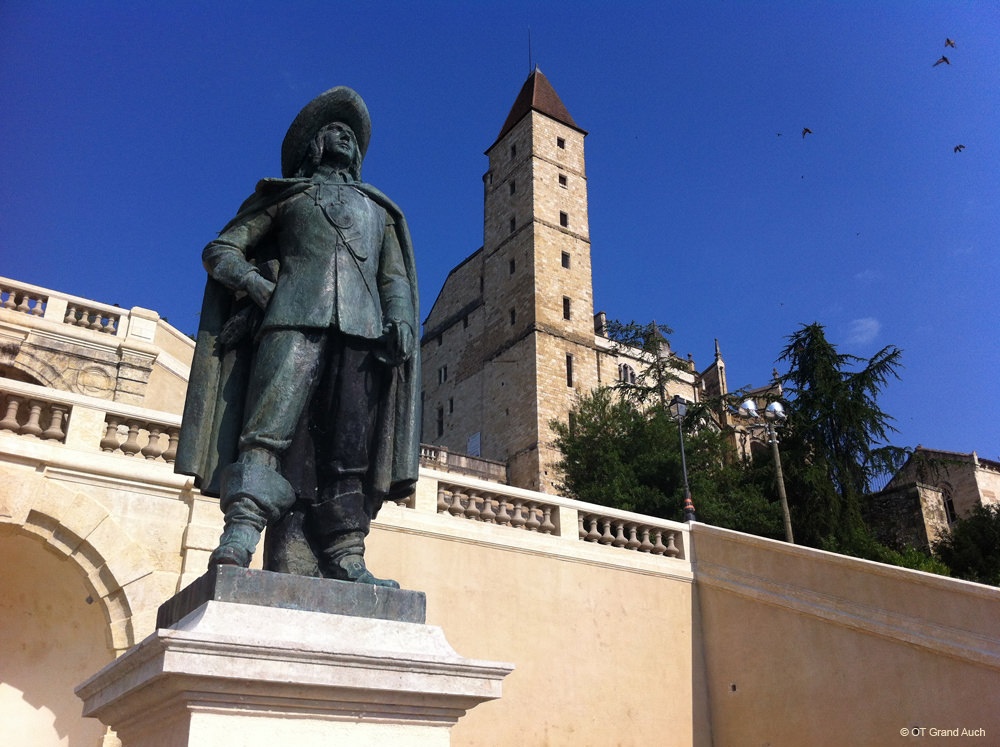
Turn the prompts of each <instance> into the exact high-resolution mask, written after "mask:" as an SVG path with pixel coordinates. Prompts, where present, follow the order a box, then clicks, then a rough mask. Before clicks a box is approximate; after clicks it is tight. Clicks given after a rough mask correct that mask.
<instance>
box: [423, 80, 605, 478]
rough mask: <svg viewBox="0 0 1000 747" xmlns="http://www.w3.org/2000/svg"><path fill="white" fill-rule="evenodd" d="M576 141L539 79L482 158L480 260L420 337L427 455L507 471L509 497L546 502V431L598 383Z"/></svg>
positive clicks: (577, 133) (549, 459) (528, 85)
mask: <svg viewBox="0 0 1000 747" xmlns="http://www.w3.org/2000/svg"><path fill="white" fill-rule="evenodd" d="M586 134H587V133H586V132H585V131H584V130H582V129H581V128H580V127H579V126H577V124H576V122H574V121H573V118H572V116H570V114H569V111H567V109H566V107H565V106H564V105H563V103H562V101H561V100H560V99H559V96H558V95H557V94H556V92H555V90H554V89H553V88H552V86H551V85H550V84H549V82H548V80H547V79H546V78H545V76H544V75H542V73H541V71H539V70H538V69H535V71H534V72H532V73H531V75H530V76H529V77H528V80H527V81H526V82H525V84H524V86H523V87H522V88H521V92H520V93H519V94H518V96H517V99H516V100H515V102H514V105H513V107H512V108H511V110H510V114H509V115H508V116H507V120H506V122H504V125H503V127H502V128H501V130H500V134H499V135H498V137H497V139H496V141H495V142H494V143H493V145H491V146H490V147H489V149H488V150H487V151H486V155H487V156H488V157H489V169H488V170H487V172H486V174H485V175H484V176H483V188H484V226H483V246H482V248H481V249H479V250H478V251H476V252H475V253H474V254H472V255H471V256H470V257H468V258H467V259H466V260H465V261H464V262H462V264H460V265H459V266H458V267H456V268H455V269H454V270H452V272H451V274H450V275H449V276H448V279H447V280H446V281H445V285H444V287H443V288H442V290H441V293H440V294H439V296H438V298H437V300H436V301H435V303H434V306H433V308H432V310H431V312H430V314H429V315H428V317H427V319H426V321H425V324H424V336H423V342H422V345H423V348H422V349H423V355H424V424H423V441H424V442H425V443H433V444H440V445H442V446H446V447H448V448H449V449H452V450H455V451H461V452H464V453H467V454H472V455H475V456H481V457H483V458H486V459H495V460H497V461H503V462H506V463H507V470H508V477H509V480H510V482H511V483H512V484H514V485H518V486H520V487H524V488H531V489H537V490H542V491H551V490H552V489H553V482H552V480H553V478H554V477H555V476H554V475H552V474H550V470H549V469H548V466H549V465H551V464H552V463H553V461H555V460H556V459H558V453H557V452H555V451H554V450H553V449H552V447H551V445H550V442H551V440H552V435H551V429H550V428H549V422H550V421H551V420H552V419H553V418H563V419H564V418H565V417H566V413H567V412H568V410H569V409H570V408H571V407H572V405H573V404H574V401H575V397H576V394H577V392H586V391H590V390H591V389H593V388H594V387H596V386H597V385H598V383H599V381H598V379H599V373H598V372H599V368H600V365H599V362H598V359H597V356H598V348H597V343H596V342H595V335H594V301H593V283H592V278H591V270H590V238H589V230H588V217H587V175H586V169H585V162H584V147H583V141H584V137H585V136H586Z"/></svg>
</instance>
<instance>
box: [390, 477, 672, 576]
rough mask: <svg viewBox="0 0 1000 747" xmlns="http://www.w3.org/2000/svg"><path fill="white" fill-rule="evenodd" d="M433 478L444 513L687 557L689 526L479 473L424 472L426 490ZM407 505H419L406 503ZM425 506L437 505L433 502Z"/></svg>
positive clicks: (647, 552) (436, 507)
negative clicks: (480, 477) (487, 478)
mask: <svg viewBox="0 0 1000 747" xmlns="http://www.w3.org/2000/svg"><path fill="white" fill-rule="evenodd" d="M430 481H433V483H434V484H433V488H434V494H435V495H436V497H437V500H436V504H435V505H434V506H433V509H434V510H435V511H436V512H437V513H438V514H439V515H447V516H451V517H454V518H456V519H461V520H466V521H472V522H477V523H480V524H492V525H496V526H502V527H508V528H510V529H515V530H521V531H524V532H532V533H536V534H542V535H552V536H553V537H558V538H560V539H563V540H570V541H574V542H585V543H588V544H591V545H604V546H607V547H612V548H618V549H622V550H629V551H632V552H635V553H641V554H645V555H653V556H662V557H664V558H673V559H680V560H687V559H688V557H689V553H688V550H687V547H688V537H689V536H690V532H689V528H688V526H687V525H685V524H681V523H679V522H674V521H666V520H663V519H656V518H653V517H650V516H643V515H641V514H634V513H631V512H628V511H619V510H617V509H613V508H607V507H604V506H596V505H594V504H589V503H583V502H581V501H576V500H573V499H570V498H564V497H562V496H558V495H548V494H542V493H535V492H531V491H527V490H521V489H519V488H511V487H508V486H506V485H500V484H496V483H487V482H485V481H483V480H478V479H475V478H473V477H466V476H462V475H457V474H453V473H441V472H438V471H436V470H432V469H425V470H423V471H421V475H420V482H421V486H422V488H421V489H422V490H423V491H427V490H429V489H430V487H431V486H428V485H427V483H428V482H430ZM401 505H405V506H406V507H407V508H414V507H416V508H417V509H418V510H420V507H419V505H417V506H414V504H413V503H412V501H411V502H410V503H401ZM423 510H424V511H429V510H431V506H430V504H429V503H428V504H427V505H425V506H424V508H423Z"/></svg>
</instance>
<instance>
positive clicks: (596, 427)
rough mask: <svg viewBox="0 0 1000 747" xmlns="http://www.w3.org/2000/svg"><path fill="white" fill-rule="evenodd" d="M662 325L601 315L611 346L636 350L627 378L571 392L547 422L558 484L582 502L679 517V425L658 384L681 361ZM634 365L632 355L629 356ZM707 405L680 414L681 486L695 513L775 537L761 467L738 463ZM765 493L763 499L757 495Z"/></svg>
mask: <svg viewBox="0 0 1000 747" xmlns="http://www.w3.org/2000/svg"><path fill="white" fill-rule="evenodd" d="M670 332H671V330H670V329H669V328H668V327H666V326H665V325H661V324H656V323H655V322H654V323H650V324H645V325H641V324H637V323H635V322H630V323H621V322H617V321H612V322H609V323H608V338H609V339H610V340H611V341H612V344H613V346H614V348H615V349H617V350H618V351H620V352H622V353H624V352H625V351H629V353H630V355H633V356H634V354H635V351H636V350H639V351H642V358H643V359H644V363H643V364H642V365H639V364H636V366H635V369H634V379H633V378H631V377H629V378H627V379H625V380H621V381H619V382H618V383H617V384H616V385H615V386H614V387H604V388H600V389H596V390H594V391H593V392H591V393H590V394H587V395H584V396H582V397H580V399H579V401H578V403H577V406H576V407H575V408H574V410H573V412H572V413H571V414H570V419H569V422H568V423H561V422H558V421H555V422H553V423H551V426H552V428H553V430H554V431H555V434H556V441H555V445H556V447H557V448H558V449H559V450H560V451H561V452H562V455H563V458H562V460H561V462H560V463H559V464H558V467H559V468H560V469H561V470H562V473H563V484H562V486H561V489H562V490H564V491H565V492H566V493H567V494H569V495H571V496H573V497H575V498H578V499H579V500H582V501H587V502H588V503H596V504H599V505H605V506H613V507H615V508H620V509H623V510H626V511H635V512H637V513H642V514H646V515H649V516H657V517H660V518H664V519H672V520H676V521H682V520H683V519H684V513H683V505H684V472H683V469H682V461H681V451H680V443H681V442H680V433H679V431H678V423H677V421H676V420H675V419H674V418H673V417H672V416H671V414H670V413H669V411H668V409H667V405H668V404H669V403H668V399H667V391H668V387H669V385H670V383H671V382H674V381H677V380H678V378H679V377H678V372H679V371H681V370H685V369H687V368H688V366H689V365H690V364H689V363H688V362H687V361H683V360H681V359H679V358H677V357H676V356H675V355H673V354H672V353H671V352H670V343H669V341H668V339H667V337H666V335H668V334H670ZM628 360H629V361H630V362H633V363H635V362H636V361H635V358H632V357H630V358H629V359H628ZM717 421H718V419H717V417H715V415H714V414H713V412H712V408H711V407H709V406H706V405H704V404H701V405H690V406H689V409H688V412H687V414H686V416H685V417H684V419H683V423H682V427H683V430H684V448H685V456H686V459H687V466H688V470H687V471H688V479H689V486H690V489H691V492H692V498H693V499H694V503H695V507H696V509H697V515H698V520H699V521H704V522H706V523H711V524H714V525H716V526H723V527H727V528H731V529H736V530H739V531H744V532H750V533H754V534H761V535H765V536H770V537H780V536H781V532H782V529H781V513H780V507H779V506H778V505H777V503H775V502H774V501H773V500H771V498H770V496H773V495H774V492H773V490H768V489H767V481H768V479H769V478H768V475H767V474H765V473H763V472H761V471H760V470H759V469H757V468H756V467H753V466H752V465H744V464H743V463H741V462H740V461H739V460H738V459H737V458H736V455H735V453H734V451H733V449H732V446H731V442H730V440H729V438H728V437H727V434H725V433H722V432H721V431H720V430H719V427H718V425H717ZM765 496H768V497H765Z"/></svg>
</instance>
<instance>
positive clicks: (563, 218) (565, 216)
mask: <svg viewBox="0 0 1000 747" xmlns="http://www.w3.org/2000/svg"><path fill="white" fill-rule="evenodd" d="M559 225H560V226H562V227H563V228H567V227H568V226H569V213H564V212H562V211H561V210H560V211H559Z"/></svg>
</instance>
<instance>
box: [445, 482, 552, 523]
mask: <svg viewBox="0 0 1000 747" xmlns="http://www.w3.org/2000/svg"><path fill="white" fill-rule="evenodd" d="M437 495H438V502H437V512H438V513H439V514H445V513H447V514H451V515H452V516H457V517H460V518H463V519H469V520H471V521H481V522H484V523H486V524H498V525H500V526H504V527H512V528H513V529H525V530H527V531H529V532H540V533H541V534H558V529H559V527H558V525H557V523H556V522H558V518H559V507H558V506H556V505H554V504H551V503H546V502H542V501H538V500H529V499H525V498H520V497H515V496H507V495H504V494H503V493H501V492H494V491H486V490H483V489H481V488H474V487H469V486H462V485H456V484H454V483H446V482H441V481H439V482H438V489H437Z"/></svg>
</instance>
